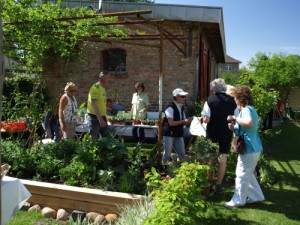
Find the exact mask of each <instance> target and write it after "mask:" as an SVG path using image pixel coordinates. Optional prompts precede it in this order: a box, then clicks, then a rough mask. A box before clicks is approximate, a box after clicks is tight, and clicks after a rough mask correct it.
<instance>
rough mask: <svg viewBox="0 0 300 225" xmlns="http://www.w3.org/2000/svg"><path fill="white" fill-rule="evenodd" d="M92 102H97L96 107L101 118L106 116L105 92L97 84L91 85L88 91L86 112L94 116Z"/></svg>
mask: <svg viewBox="0 0 300 225" xmlns="http://www.w3.org/2000/svg"><path fill="white" fill-rule="evenodd" d="M92 100H96V101H97V106H98V109H99V112H100V114H101V116H105V114H106V91H105V88H104V87H102V86H101V85H100V84H99V83H95V84H93V85H92V87H91V88H90V91H89V97H88V105H87V112H88V113H91V114H94V115H96V113H95V110H94V108H93V105H92Z"/></svg>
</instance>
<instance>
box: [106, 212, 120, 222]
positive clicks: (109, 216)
mask: <svg viewBox="0 0 300 225" xmlns="http://www.w3.org/2000/svg"><path fill="white" fill-rule="evenodd" d="M117 218H118V216H117V215H116V214H107V215H106V216H105V219H106V221H107V222H110V223H114V222H115V221H116V220H117Z"/></svg>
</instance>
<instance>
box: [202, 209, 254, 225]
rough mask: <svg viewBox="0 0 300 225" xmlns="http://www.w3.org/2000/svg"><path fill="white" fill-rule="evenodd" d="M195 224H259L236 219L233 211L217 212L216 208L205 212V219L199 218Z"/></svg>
mask: <svg viewBox="0 0 300 225" xmlns="http://www.w3.org/2000/svg"><path fill="white" fill-rule="evenodd" d="M197 224H211V225H219V224H220V225H241V224H243V225H248V224H251V225H255V224H259V223H256V222H253V221H247V220H243V219H241V218H239V217H238V214H237V212H236V211H235V209H232V210H227V211H224V210H219V208H217V207H211V208H209V209H208V211H207V212H206V217H204V218H201V221H199V223H197Z"/></svg>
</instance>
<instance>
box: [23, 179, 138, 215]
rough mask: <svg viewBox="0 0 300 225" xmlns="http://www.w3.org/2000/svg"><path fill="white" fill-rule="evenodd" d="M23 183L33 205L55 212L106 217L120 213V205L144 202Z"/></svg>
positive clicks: (129, 196) (119, 195) (127, 196)
mask: <svg viewBox="0 0 300 225" xmlns="http://www.w3.org/2000/svg"><path fill="white" fill-rule="evenodd" d="M21 182H22V183H23V184H24V185H25V186H26V188H27V189H28V191H29V192H30V193H31V195H32V196H31V197H30V198H29V200H28V202H29V203H30V204H31V205H35V204H38V205H40V206H41V207H46V206H47V207H51V208H53V209H55V210H58V209H65V210H67V211H72V210H81V211H85V212H97V213H101V214H103V215H106V214H108V213H118V212H119V209H118V205H120V204H132V203H133V202H134V201H142V200H144V196H142V195H135V194H128V193H120V192H110V191H101V190H98V189H90V188H81V187H73V186H67V185H61V184H52V183H45V182H39V181H30V180H21Z"/></svg>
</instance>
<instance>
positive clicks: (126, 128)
mask: <svg viewBox="0 0 300 225" xmlns="http://www.w3.org/2000/svg"><path fill="white" fill-rule="evenodd" d="M108 127H109V128H110V131H111V132H112V135H113V137H115V136H119V137H122V136H127V137H131V136H132V129H133V128H134V127H140V128H144V129H145V137H146V138H154V139H156V138H157V129H158V128H157V126H151V125H142V124H139V125H125V124H117V123H115V124H108ZM75 132H76V136H77V137H81V136H82V134H84V133H87V132H88V125H87V124H86V123H82V124H79V125H77V126H76V129H75Z"/></svg>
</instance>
